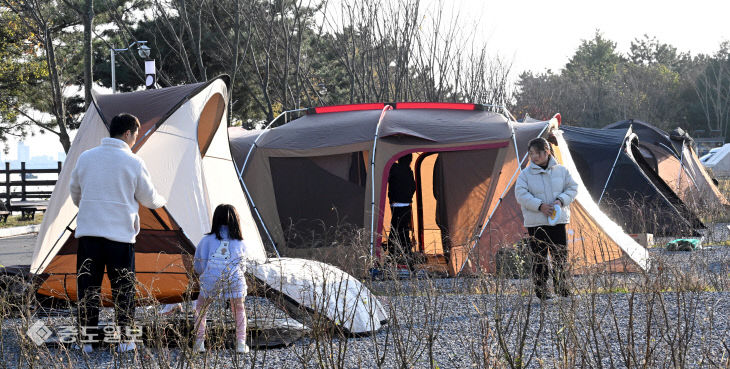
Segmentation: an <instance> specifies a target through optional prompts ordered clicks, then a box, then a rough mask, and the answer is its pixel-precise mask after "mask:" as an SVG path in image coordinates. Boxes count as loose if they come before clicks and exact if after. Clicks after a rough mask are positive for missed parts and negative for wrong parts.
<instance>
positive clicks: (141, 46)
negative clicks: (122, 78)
mask: <svg viewBox="0 0 730 369" xmlns="http://www.w3.org/2000/svg"><path fill="white" fill-rule="evenodd" d="M146 44H147V41H134V42H132V43H131V44H129V46H127V47H126V48H125V49H115V48H111V49H109V52H110V55H111V68H112V93H117V74H116V65H115V59H116V58H115V55H116V53H117V52H122V51H127V50H129V49H131V48H132V46H135V45H136V46H137V53H138V54H139V56H140V57H141V58H143V59H147V58H149V57H150V50H151V49H150V47H149V46H147V45H146Z"/></svg>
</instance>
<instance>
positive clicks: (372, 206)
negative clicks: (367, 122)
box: [370, 105, 393, 257]
mask: <svg viewBox="0 0 730 369" xmlns="http://www.w3.org/2000/svg"><path fill="white" fill-rule="evenodd" d="M389 110H393V107H392V106H390V105H386V106H385V107H383V110H382V111H381V112H380V119H378V124H377V125H376V126H375V136H374V137H373V152H372V153H371V155H370V194H371V197H370V257H372V256H373V248H374V246H375V149H376V148H377V144H378V134H379V133H380V123H382V122H383V118H384V117H385V112H387V111H389Z"/></svg>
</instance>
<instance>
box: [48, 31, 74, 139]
mask: <svg viewBox="0 0 730 369" xmlns="http://www.w3.org/2000/svg"><path fill="white" fill-rule="evenodd" d="M42 26H43V38H44V43H45V45H44V46H45V49H46V61H47V62H48V76H49V77H50V78H51V95H52V98H53V115H54V116H55V118H56V124H57V125H58V139H59V140H60V141H61V145H62V146H63V151H64V152H67V153H68V150H69V148H71V140H70V139H69V137H68V130H67V129H66V105H65V104H64V101H63V89H62V88H61V81H60V79H59V77H58V65H57V64H56V52H55V50H54V49H53V39H52V38H51V30H50V27H49V25H48V24H43V25H42Z"/></svg>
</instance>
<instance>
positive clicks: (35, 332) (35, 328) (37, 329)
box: [25, 320, 53, 346]
mask: <svg viewBox="0 0 730 369" xmlns="http://www.w3.org/2000/svg"><path fill="white" fill-rule="evenodd" d="M25 333H26V334H27V335H28V338H30V340H31V341H33V343H35V344H36V346H40V345H42V344H43V343H44V342H46V340H47V339H48V338H49V337H51V335H53V332H51V329H50V328H48V326H46V324H45V323H43V321H42V320H38V321H36V322H35V323H33V325H32V326H30V328H28V331H27V332H25Z"/></svg>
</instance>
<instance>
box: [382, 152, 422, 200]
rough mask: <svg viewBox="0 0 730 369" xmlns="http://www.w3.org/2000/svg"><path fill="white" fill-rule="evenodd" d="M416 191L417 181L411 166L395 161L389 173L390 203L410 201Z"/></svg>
mask: <svg viewBox="0 0 730 369" xmlns="http://www.w3.org/2000/svg"><path fill="white" fill-rule="evenodd" d="M414 193H416V181H415V180H414V179H413V171H412V170H411V167H410V166H407V165H402V164H400V163H397V162H396V163H394V164H393V166H392V167H390V174H389V175H388V200H390V203H391V204H392V203H394V202H404V203H410V202H411V200H412V199H413V194H414Z"/></svg>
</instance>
